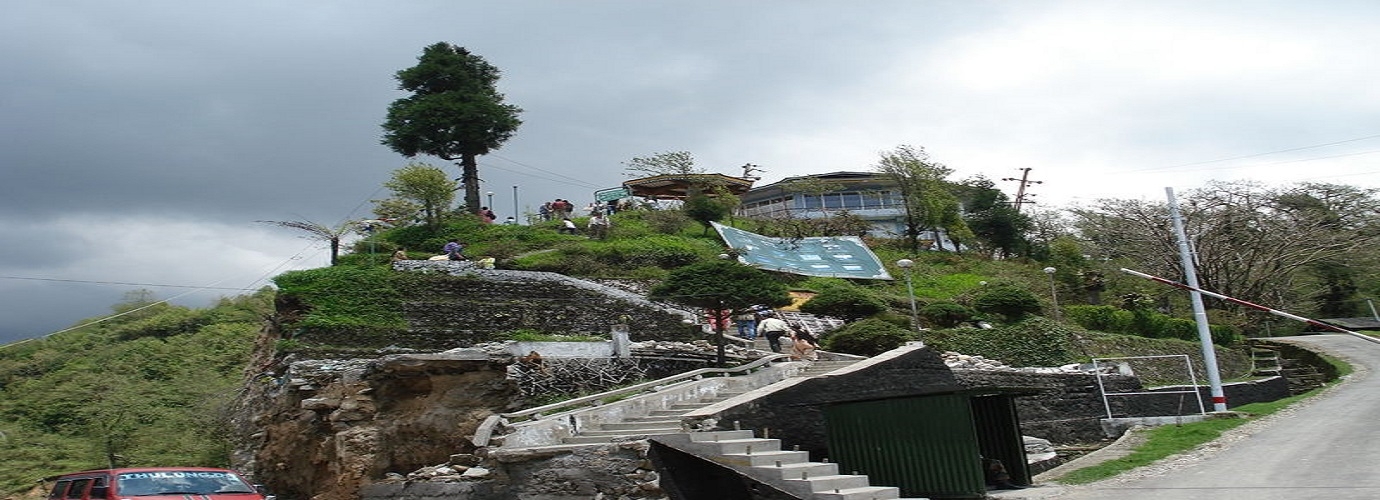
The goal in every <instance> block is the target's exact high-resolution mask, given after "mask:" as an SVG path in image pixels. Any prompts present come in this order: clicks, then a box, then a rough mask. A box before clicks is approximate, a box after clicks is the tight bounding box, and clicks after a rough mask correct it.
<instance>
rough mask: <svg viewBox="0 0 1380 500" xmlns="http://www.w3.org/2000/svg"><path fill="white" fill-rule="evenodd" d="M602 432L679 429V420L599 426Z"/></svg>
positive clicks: (617, 423)
mask: <svg viewBox="0 0 1380 500" xmlns="http://www.w3.org/2000/svg"><path fill="white" fill-rule="evenodd" d="M599 428H600V429H602V430H641V429H668V428H672V429H679V428H680V420H678V419H669V420H644V421H631V422H630V421H627V420H625V421H623V422H612V423H607V424H600V425H599Z"/></svg>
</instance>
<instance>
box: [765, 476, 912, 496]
mask: <svg viewBox="0 0 1380 500" xmlns="http://www.w3.org/2000/svg"><path fill="white" fill-rule="evenodd" d="M786 483H787V484H799V485H800V486H801V487H803V488H804V489H805V490H806V491H810V492H816V493H817V492H821V491H833V490H851V489H854V488H865V487H868V486H872V484H871V483H869V482H867V476H858V475H854V474H834V475H829V476H810V477H807V478H804V479H787V480H786ZM897 493H898V494H899V493H900V492H899V491H898V492H897Z"/></svg>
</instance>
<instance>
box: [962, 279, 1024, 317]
mask: <svg viewBox="0 0 1380 500" xmlns="http://www.w3.org/2000/svg"><path fill="white" fill-rule="evenodd" d="M973 308H974V309H977V310H978V311H979V312H982V313H986V314H992V315H996V316H999V317H1001V318H1002V320H1004V321H1006V322H1015V321H1020V320H1021V319H1022V318H1025V317H1026V316H1028V315H1031V314H1034V313H1037V312H1040V299H1037V298H1035V295H1034V294H1032V293H1030V291H1029V290H1026V289H1024V288H1020V287H1017V286H1014V285H996V286H992V287H988V288H987V289H985V290H983V291H982V293H980V294H978V296H977V297H976V298H975V299H973Z"/></svg>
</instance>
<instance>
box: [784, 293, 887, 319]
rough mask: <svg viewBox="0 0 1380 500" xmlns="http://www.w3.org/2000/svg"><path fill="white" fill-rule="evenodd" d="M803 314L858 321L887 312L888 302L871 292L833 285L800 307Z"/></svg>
mask: <svg viewBox="0 0 1380 500" xmlns="http://www.w3.org/2000/svg"><path fill="white" fill-rule="evenodd" d="M800 310H801V311H802V312H807V313H810V314H817V315H823V316H833V317H835V318H839V319H842V320H844V321H857V320H860V319H862V318H867V317H870V316H873V315H876V314H877V313H880V312H882V311H885V310H887V305H886V302H883V301H882V299H880V298H877V296H876V295H875V294H873V293H872V292H871V291H870V290H868V289H866V288H862V287H859V286H855V285H851V284H844V285H831V286H829V287H826V288H824V289H823V290H820V292H819V293H818V294H816V295H815V296H814V297H812V298H810V300H808V301H806V302H805V303H804V304H801V305H800Z"/></svg>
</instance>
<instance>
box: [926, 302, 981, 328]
mask: <svg viewBox="0 0 1380 500" xmlns="http://www.w3.org/2000/svg"><path fill="white" fill-rule="evenodd" d="M976 314H977V311H974V310H973V309H972V308H970V307H968V306H965V305H962V304H958V303H955V302H934V303H931V304H926V305H925V306H924V307H921V308H920V317H921V318H923V319H924V320H925V321H927V322H929V323H930V324H932V325H934V326H937V327H939V328H953V327H956V326H958V325H961V324H963V323H964V322H966V321H968V320H971V319H973V316H974V315H976Z"/></svg>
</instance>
